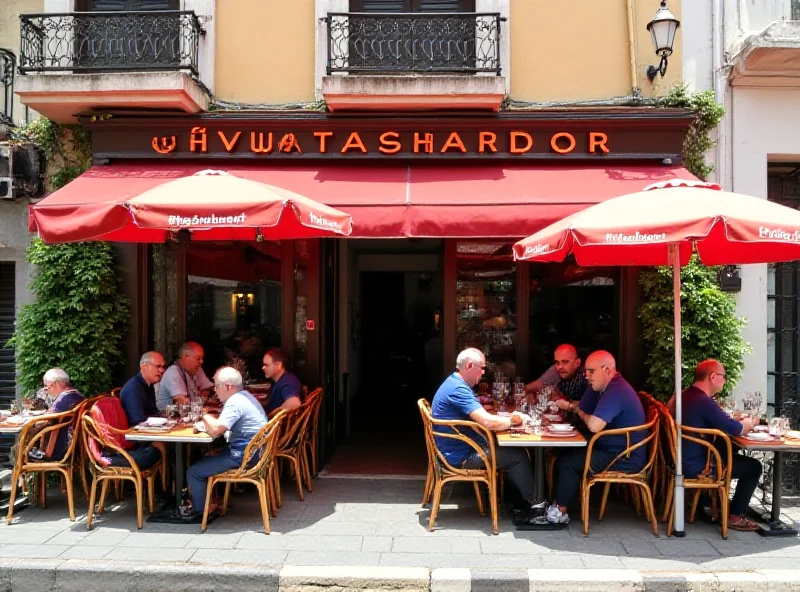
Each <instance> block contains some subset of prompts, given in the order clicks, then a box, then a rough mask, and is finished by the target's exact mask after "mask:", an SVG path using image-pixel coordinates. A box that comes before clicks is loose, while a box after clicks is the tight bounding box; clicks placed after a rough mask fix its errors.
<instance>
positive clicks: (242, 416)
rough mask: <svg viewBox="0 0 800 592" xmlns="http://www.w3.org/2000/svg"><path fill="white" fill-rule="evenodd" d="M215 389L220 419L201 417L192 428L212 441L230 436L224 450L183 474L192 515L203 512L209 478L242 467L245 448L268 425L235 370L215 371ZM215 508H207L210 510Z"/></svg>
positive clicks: (257, 403)
mask: <svg viewBox="0 0 800 592" xmlns="http://www.w3.org/2000/svg"><path fill="white" fill-rule="evenodd" d="M214 389H215V390H216V393H217V397H219V400H220V401H222V403H223V406H222V411H220V414H219V417H213V416H212V415H204V416H203V419H201V420H200V421H199V422H197V423H196V424H195V428H197V429H199V430H204V431H206V432H208V435H209V436H211V437H212V438H216V437H218V436H221V435H223V434H224V433H225V432H230V433H229V435H228V445H227V446H226V447H225V448H223V449H222V450H220V451H219V452H218V453H216V454H215V455H213V456H205V457H203V458H201V459H200V460H199V461H197V462H196V463H195V464H193V465H192V466H191V467H189V470H188V471H186V482H187V484H188V486H189V493H190V494H191V496H192V506H193V507H194V511H195V512H202V511H203V510H204V508H205V504H206V489H207V488H208V478H209V477H211V476H212V475H218V474H219V473H224V472H225V471H229V470H231V469H235V468H238V467H239V466H241V464H242V457H243V456H244V451H245V448H247V445H248V444H249V443H250V440H252V439H253V437H254V436H255V435H256V434H257V433H258V431H259V430H260V429H261V428H262V427H264V425H266V423H267V421H266V414H265V413H264V408H263V407H262V406H261V404H260V403H259V402H258V400H257V399H256V398H255V397H254V396H253V395H251V394H250V393H249V392H247V391H246V390H244V387H243V385H242V375H241V374H240V373H239V371H238V370H236V369H235V368H231V367H230V366H225V367H223V368H220V369H219V370H217V373H216V374H215V375H214ZM214 509H216V508H209V511H213V510H214Z"/></svg>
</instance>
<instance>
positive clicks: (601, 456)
mask: <svg viewBox="0 0 800 592" xmlns="http://www.w3.org/2000/svg"><path fill="white" fill-rule="evenodd" d="M585 368H586V379H587V380H588V381H589V387H590V388H589V389H588V390H587V391H586V394H584V395H583V397H582V398H581V400H580V402H578V401H566V400H559V401H557V404H558V406H559V407H560V408H561V409H563V410H569V411H574V412H577V414H578V417H579V418H580V419H581V420H582V421H583V423H584V424H585V425H586V427H587V428H588V429H589V431H590V432H592V433H594V434H596V433H597V432H600V431H602V430H606V429H609V430H614V429H619V428H630V427H634V426H639V425H642V424H644V423H645V414H644V408H643V407H642V403H641V401H640V400H639V397H638V396H637V394H636V391H635V390H633V387H632V386H631V385H630V384H628V381H626V380H625V379H624V378H623V377H622V375H621V374H620V373H619V372H617V363H616V361H615V360H614V357H613V356H612V355H611V354H610V353H608V352H607V351H596V352H594V353H593V354H591V355H590V356H589V357H588V358H587V359H586V364H585ZM644 437H645V433H644V432H636V433H634V434H631V445H633V444H636V443H637V442H640V441H641V440H643V439H644ZM626 448H628V443H627V441H626V438H625V436H621V435H620V436H609V437H606V438H599V439H598V440H597V442H596V443H595V445H594V448H593V450H592V458H591V462H590V467H591V470H592V471H602V470H604V469H605V468H606V467H607V466H608V465H609V463H611V462H612V461H613V460H614V459H615V458H616V456H617V455H618V454H619V453H620V452H622V451H623V450H625V449H626ZM586 451H587V449H586V448H576V449H572V450H570V451H568V452H565V453H564V454H563V455H561V456H560V457H559V458H558V460H557V461H556V468H557V470H558V477H557V479H556V488H555V496H556V499H555V500H554V502H553V505H552V506H550V508H548V510H547V519H548V520H549V521H550V522H555V523H566V522H569V515H568V514H567V507H568V506H569V505H570V504H571V503H572V501H573V500H574V498H575V494H576V493H577V492H578V489H579V487H580V482H581V477H582V475H583V468H584V465H585V463H586ZM645 463H646V458H645V450H644V447H640V448H637V449H636V450H635V451H633V453H631V455H630V456H629V457H623V458H621V459H619V460H618V461H616V462H615V463H614V467H613V468H614V470H617V471H623V472H626V473H638V472H639V471H641V470H642V468H643V467H644V465H645Z"/></svg>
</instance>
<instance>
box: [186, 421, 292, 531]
mask: <svg viewBox="0 0 800 592" xmlns="http://www.w3.org/2000/svg"><path fill="white" fill-rule="evenodd" d="M285 416H286V412H285V411H283V410H281V411H279V412H278V413H276V414H275V415H274V416H273V417H272V419H270V420H269V422H267V425H265V426H264V427H263V428H261V429H260V430H259V431H258V433H257V434H256V435H255V436H253V439H252V440H250V443H249V444H248V445H247V448H245V451H244V456H243V457H242V464H241V466H240V467H239V468H238V469H232V470H230V471H225V472H224V473H220V474H219V475H212V476H211V477H209V479H208V489H207V490H206V505H205V509H204V510H203V523H202V524H201V525H200V532H205V531H206V527H207V526H208V508H209V506H210V505H211V492H212V491H213V489H214V485H216V484H217V483H225V495H224V496H223V498H222V508H221V513H222V515H223V516H224V515H225V513H226V512H227V509H228V498H229V497H230V493H231V485H232V484H233V483H252V484H253V485H255V486H256V489H257V490H258V501H259V502H260V503H261V519H262V520H263V521H264V532H265V533H266V534H269V533H270V529H269V506H270V503H272V504H275V503H276V502H275V497H274V491H271V487H270V485H269V480H268V479H269V472H270V468H271V467H272V464H273V462H274V458H275V449H276V446H277V444H278V435H279V433H280V427H281V422H282V421H283V419H284V417H285ZM259 454H260V456H258V455H259ZM256 458H257V459H258V461H257V462H255V464H253V461H254V460H255V459H256ZM251 464H252V466H250V465H251ZM268 496H269V501H267V500H268Z"/></svg>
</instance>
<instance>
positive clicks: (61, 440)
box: [28, 368, 83, 461]
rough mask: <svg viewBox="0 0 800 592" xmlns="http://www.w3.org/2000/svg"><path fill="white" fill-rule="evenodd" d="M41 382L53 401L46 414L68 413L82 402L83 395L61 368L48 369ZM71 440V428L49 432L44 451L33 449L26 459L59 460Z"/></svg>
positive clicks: (43, 423)
mask: <svg viewBox="0 0 800 592" xmlns="http://www.w3.org/2000/svg"><path fill="white" fill-rule="evenodd" d="M42 382H43V383H44V388H45V389H46V391H47V395H48V396H49V397H51V398H52V399H53V402H52V403H50V407H48V409H47V411H48V413H64V412H65V411H70V410H71V409H72V408H74V407H75V406H76V405H77V404H78V403H81V402H82V401H83V395H82V394H80V393H79V392H78V389H76V388H73V387H72V385H71V383H70V380H69V375H68V374H67V373H66V372H65V371H64V370H62V369H61V368H50V370H48V371H47V372H45V373H44V377H43V378H42ZM45 426H46V423H45V422H42V423H41V428H44V427H45ZM34 429H35V428H34ZM71 440H72V428H61V429H60V430H56V431H53V432H50V434H49V437H47V438H45V445H44V449H38V448H34V449H32V450H31V451H30V452H29V453H28V457H29V458H30V459H31V460H35V461H36V460H49V459H54V460H58V459H61V458H62V457H63V456H64V453H66V451H67V448H68V447H69V443H70V441H71Z"/></svg>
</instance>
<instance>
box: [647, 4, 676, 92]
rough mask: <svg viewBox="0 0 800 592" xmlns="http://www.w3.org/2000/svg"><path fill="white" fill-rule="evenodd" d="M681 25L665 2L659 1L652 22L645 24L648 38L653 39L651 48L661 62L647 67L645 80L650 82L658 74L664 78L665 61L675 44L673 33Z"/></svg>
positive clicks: (665, 71)
mask: <svg viewBox="0 0 800 592" xmlns="http://www.w3.org/2000/svg"><path fill="white" fill-rule="evenodd" d="M680 26H681V23H680V21H679V20H678V19H676V18H675V15H674V14H672V13H671V12H670V10H669V8H667V0H661V6H660V7H659V9H658V12H656V15H655V16H654V17H653V20H652V21H650V22H649V23H647V30H648V31H650V37H651V38H652V39H653V47H654V48H655V51H656V55H658V56H661V62H660V63H659V64H658V67H656V66H652V65H651V66H648V67H647V78H648V79H649V80H650V82H653V80H654V79H655V77H656V74H660V75H661V77H662V78H663V77H664V74H666V73H667V60H668V58H669V56H671V55H672V48H673V46H674V44H675V33H676V32H677V31H678V27H680Z"/></svg>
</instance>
